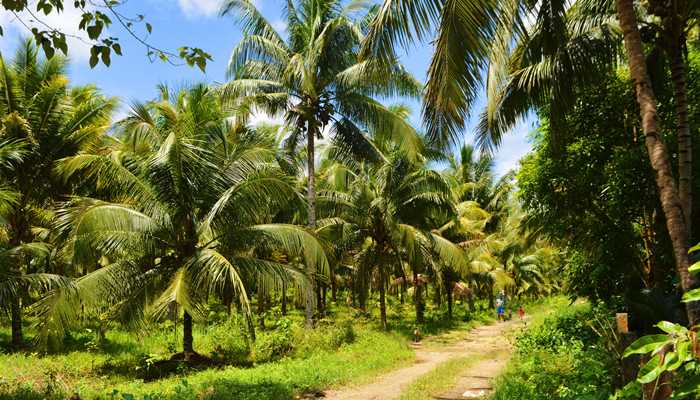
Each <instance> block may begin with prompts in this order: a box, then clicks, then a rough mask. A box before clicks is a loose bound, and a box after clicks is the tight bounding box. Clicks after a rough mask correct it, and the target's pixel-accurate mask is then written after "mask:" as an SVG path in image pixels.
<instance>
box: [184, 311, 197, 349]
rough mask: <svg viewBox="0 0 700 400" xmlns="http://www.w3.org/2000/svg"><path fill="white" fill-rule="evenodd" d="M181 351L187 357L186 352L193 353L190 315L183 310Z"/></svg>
mask: <svg viewBox="0 0 700 400" xmlns="http://www.w3.org/2000/svg"><path fill="white" fill-rule="evenodd" d="M182 351H183V352H184V353H185V358H187V354H188V353H194V340H193V339H192V316H191V315H190V314H189V313H188V312H187V311H185V313H184V315H183V316H182Z"/></svg>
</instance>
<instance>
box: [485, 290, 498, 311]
mask: <svg viewBox="0 0 700 400" xmlns="http://www.w3.org/2000/svg"><path fill="white" fill-rule="evenodd" d="M487 290H488V295H489V309H491V310H493V309H494V308H495V307H496V302H495V299H494V298H493V286H491V285H489V287H488V289H487Z"/></svg>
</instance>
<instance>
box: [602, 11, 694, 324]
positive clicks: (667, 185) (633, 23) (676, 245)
mask: <svg viewBox="0 0 700 400" xmlns="http://www.w3.org/2000/svg"><path fill="white" fill-rule="evenodd" d="M616 4H617V14H618V19H619V21H620V28H622V32H623V37H624V42H625V49H626V50H627V58H628V60H629V66H630V73H631V77H632V79H633V80H634V83H635V87H636V92H637V102H638V103H639V109H640V110H639V111H640V114H641V119H642V129H643V130H644V135H645V137H646V139H645V142H646V147H647V152H648V153H649V159H650V161H651V166H652V168H653V169H654V172H655V175H656V185H657V189H658V191H659V197H660V199H661V206H662V208H663V210H664V214H665V216H666V226H667V228H668V233H669V235H670V236H671V243H672V244H673V252H674V255H675V259H676V272H677V273H678V276H679V277H680V281H681V287H682V289H683V291H684V292H687V291H688V290H690V289H692V288H693V287H694V286H695V280H694V279H693V277H692V276H691V275H690V274H689V273H688V265H689V258H688V231H687V228H686V224H685V219H684V216H683V209H682V206H681V200H680V197H679V195H678V188H677V187H676V182H675V179H674V177H673V174H672V173H671V163H670V162H669V157H668V151H667V149H666V146H665V144H664V143H663V141H662V140H661V137H660V136H659V127H658V113H657V110H656V98H655V97H654V90H653V89H652V86H651V81H650V79H649V74H648V73H647V67H646V60H645V57H644V52H643V50H642V38H641V35H640V34H639V29H638V28H637V17H636V16H635V13H634V7H633V4H632V0H616ZM686 311H687V314H688V320H689V321H690V323H691V325H695V324H697V323H698V322H700V321H699V320H698V307H697V305H695V304H688V305H687V306H686Z"/></svg>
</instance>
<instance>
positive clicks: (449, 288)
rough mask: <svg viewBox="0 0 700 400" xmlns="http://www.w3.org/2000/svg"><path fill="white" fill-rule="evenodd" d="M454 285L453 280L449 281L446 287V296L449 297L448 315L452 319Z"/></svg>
mask: <svg viewBox="0 0 700 400" xmlns="http://www.w3.org/2000/svg"><path fill="white" fill-rule="evenodd" d="M453 287H454V285H453V284H452V283H451V282H449V281H448V282H447V288H446V289H445V296H446V297H447V316H448V317H450V319H452V289H453Z"/></svg>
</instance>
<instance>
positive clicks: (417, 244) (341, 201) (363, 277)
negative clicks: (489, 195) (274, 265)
mask: <svg viewBox="0 0 700 400" xmlns="http://www.w3.org/2000/svg"><path fill="white" fill-rule="evenodd" d="M365 144H366V145H369V146H371V147H372V149H373V150H374V153H373V154H374V157H372V158H373V159H374V160H377V161H374V162H368V161H364V162H363V161H360V162H358V161H357V159H356V158H352V157H348V153H349V152H346V151H342V150H339V149H337V148H336V149H334V150H336V151H335V152H333V151H331V152H330V153H331V154H334V156H335V157H337V158H336V162H337V164H338V165H339V167H336V168H333V169H332V171H333V172H334V173H333V174H332V175H331V177H332V183H333V184H332V185H329V186H330V187H331V188H330V189H328V190H323V191H321V192H320V197H319V199H320V200H321V203H320V204H321V210H322V211H323V214H324V216H326V217H327V218H322V219H321V220H319V228H318V232H319V235H321V236H322V237H326V238H327V240H328V241H333V242H340V243H344V244H345V247H346V248H350V249H352V250H351V252H352V254H353V259H354V262H355V270H356V274H355V278H354V279H355V281H356V282H358V283H359V285H358V286H359V297H360V298H359V300H360V307H361V308H362V307H364V304H365V300H366V297H367V290H368V286H369V285H368V282H367V281H368V280H369V279H370V278H371V277H372V276H375V277H376V279H375V286H376V287H377V288H378V289H379V305H380V318H381V323H382V327H383V328H384V329H386V328H387V319H386V288H387V286H388V285H389V281H390V280H389V278H390V277H391V275H392V274H393V275H395V276H398V277H401V278H405V277H406V271H405V268H404V265H408V266H410V269H411V271H412V273H413V282H414V285H415V290H414V300H415V305H416V320H417V321H418V322H422V320H423V313H422V298H421V295H422V293H421V285H420V281H421V280H420V279H419V276H418V275H419V273H421V271H426V270H430V271H438V272H439V271H440V270H441V268H443V267H450V268H452V269H454V270H457V271H460V272H464V271H465V269H466V267H467V265H468V264H467V260H466V258H465V254H464V253H463V252H462V250H461V249H460V248H459V247H458V246H456V245H455V244H453V243H452V242H450V241H448V240H447V239H445V238H443V237H442V236H440V235H439V234H437V233H435V232H433V231H432V230H431V229H432V227H433V226H434V225H435V222H434V221H435V220H437V219H442V218H445V216H449V215H452V214H454V212H455V210H454V205H453V203H452V201H451V197H450V190H449V186H448V185H447V182H446V181H445V180H444V179H443V177H442V176H441V175H440V174H439V173H437V172H436V171H433V170H430V169H427V168H426V167H425V166H424V165H423V164H422V163H417V162H414V161H411V159H410V158H409V157H407V156H406V155H405V153H403V151H402V150H401V149H400V147H399V146H397V145H395V144H392V143H389V142H381V141H378V140H377V141H372V140H369V139H368V138H367V139H366V142H365ZM335 145H336V146H338V147H342V146H343V144H342V143H340V142H336V143H335ZM338 178H340V179H338ZM343 184H344V186H345V187H344V189H345V190H343V191H339V190H334V188H338V187H339V186H341V187H342V186H343ZM326 214H327V215H326Z"/></svg>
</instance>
